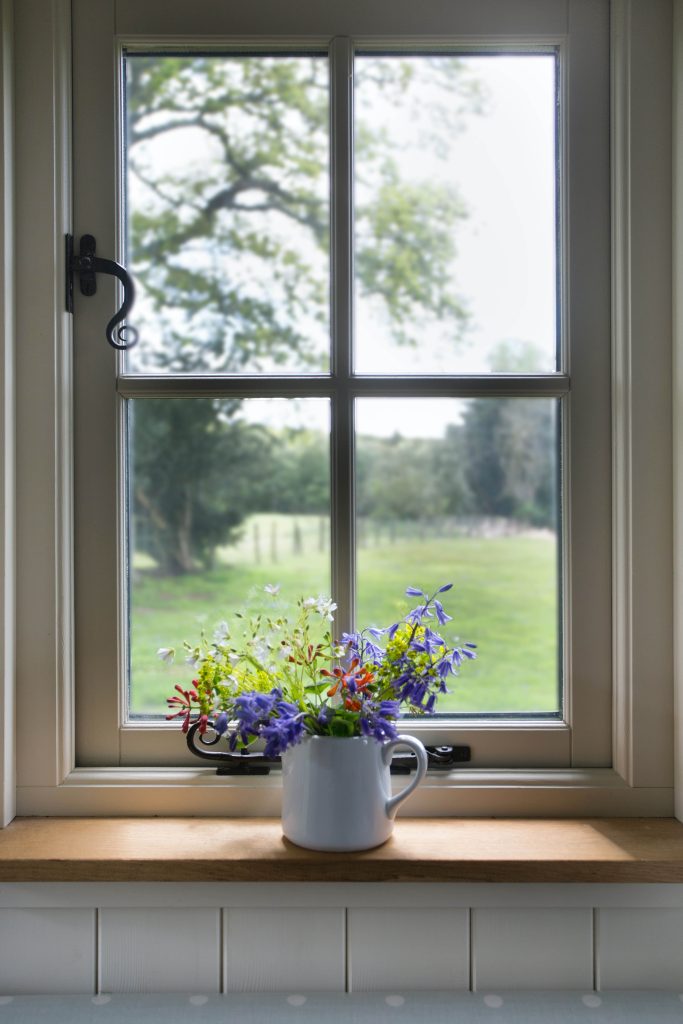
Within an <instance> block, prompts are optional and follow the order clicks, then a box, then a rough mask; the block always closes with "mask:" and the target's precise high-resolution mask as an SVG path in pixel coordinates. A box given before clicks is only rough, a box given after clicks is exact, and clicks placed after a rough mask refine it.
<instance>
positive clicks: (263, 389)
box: [117, 373, 571, 398]
mask: <svg viewBox="0 0 683 1024" xmlns="http://www.w3.org/2000/svg"><path fill="white" fill-rule="evenodd" d="M570 387H571V385H570V378H569V376H568V375H567V374H562V373H557V374H550V373H549V374H530V375H523V374H488V375H478V374H471V375H468V374H460V375H454V376H444V375H439V376H434V377H428V376H424V377H379V376H377V377H372V376H363V377H349V378H348V379H347V380H341V379H340V378H338V377H335V376H327V375H325V376H322V375H321V376H306V377H294V376H282V377H276V376H270V375H269V376H240V377H237V376H220V375H217V374H216V375H200V374H194V375H192V376H179V375H178V376H170V375H154V374H122V375H121V376H120V377H119V378H118V382H117V390H118V394H119V395H120V396H121V397H122V398H156V397H161V396H163V397H165V398H191V397H192V396H193V395H202V396H203V397H205V398H211V397H213V398H271V397H272V398H309V397H311V398H317V397H320V398H331V397H334V396H335V395H337V394H338V393H339V391H340V390H343V391H344V393H346V394H350V395H351V396H352V397H353V398H383V397H387V398H393V397H405V398H470V397H477V396H483V397H485V396H487V395H503V396H508V397H515V396H516V395H519V396H536V395H538V396H541V397H546V398H561V397H562V396H563V395H566V394H568V392H569V390H570Z"/></svg>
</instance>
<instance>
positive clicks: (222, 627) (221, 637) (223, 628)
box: [213, 619, 230, 644]
mask: <svg viewBox="0 0 683 1024" xmlns="http://www.w3.org/2000/svg"><path fill="white" fill-rule="evenodd" d="M229 636H230V630H229V628H228V624H227V622H226V621H225V619H223V621H222V622H219V623H218V625H217V626H216V628H215V629H214V631H213V639H214V643H217V644H222V643H224V642H225V641H226V640H227V639H228V637H229Z"/></svg>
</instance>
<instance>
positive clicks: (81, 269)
mask: <svg viewBox="0 0 683 1024" xmlns="http://www.w3.org/2000/svg"><path fill="white" fill-rule="evenodd" d="M95 246H96V242H95V239H94V237H93V236H92V235H82V237H81V242H80V252H79V254H78V255H75V253H74V251H73V235H67V236H66V266H67V275H66V277H67V283H66V287H67V293H66V308H67V311H68V312H69V313H73V275H74V274H78V275H79V276H80V288H81V293H82V294H83V295H94V294H95V293H96V292H97V280H96V277H95V275H96V274H110V275H111V276H112V277H116V278H118V280H119V281H120V282H121V284H122V285H123V302H122V303H121V308H120V309H119V310H118V311H117V312H116V313H115V314H114V316H113V317H112V318H111V320H110V321H109V323H108V324H107V326H106V328H105V335H106V337H107V341H108V342H109V344H110V345H111V346H112V348H115V349H118V350H119V351H125V350H126V349H129V348H132V347H133V345H137V343H138V331H137V329H136V328H135V327H132V326H131V325H130V324H124V325H123V326H122V327H118V329H117V324H120V323H121V322H122V320H125V318H126V316H127V315H128V313H129V312H130V310H131V308H132V306H133V303H134V302H135V285H134V284H133V279H132V277H131V276H130V274H129V273H128V271H127V270H126V268H125V267H122V266H121V264H120V263H116V262H115V260H107V259H103V258H102V257H101V256H96V255H95Z"/></svg>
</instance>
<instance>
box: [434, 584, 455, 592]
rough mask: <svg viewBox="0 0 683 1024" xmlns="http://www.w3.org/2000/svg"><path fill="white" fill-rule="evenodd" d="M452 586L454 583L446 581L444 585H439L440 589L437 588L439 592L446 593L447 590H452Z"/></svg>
mask: <svg viewBox="0 0 683 1024" xmlns="http://www.w3.org/2000/svg"><path fill="white" fill-rule="evenodd" d="M452 586H453V584H452V583H444V585H443V586H442V587H439V589H438V590H437V594H445V593H446V591H447V590H450V589H451V587H452Z"/></svg>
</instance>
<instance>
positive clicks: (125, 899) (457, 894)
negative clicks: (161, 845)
mask: <svg viewBox="0 0 683 1024" xmlns="http://www.w3.org/2000/svg"><path fill="white" fill-rule="evenodd" d="M219 906H220V907H232V908H235V907H370V908H372V907H387V908H388V907H405V908H409V907H413V908H424V907H437V908H446V907H464V908H467V907H525V908H532V907H572V908H576V907H653V908H654V907H683V885H668V884H652V885H624V884H621V885H591V884H576V883H572V884H569V883H568V884H558V885H553V884H549V883H544V884H535V885H534V884H526V883H514V884H502V883H495V884H492V883H486V882H477V883H457V882H454V883H437V882H396V883H394V882H378V883H374V882H363V883H362V884H358V883H353V882H269V883H268V884H267V885H264V884H263V883H262V882H258V883H252V882H31V883H20V882H3V883H1V884H0V907H36V908H40V907H102V908H106V907H176V908H180V907H211V908H214V907H219Z"/></svg>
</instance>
